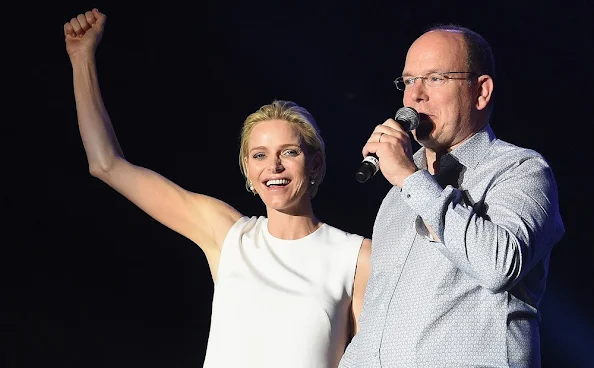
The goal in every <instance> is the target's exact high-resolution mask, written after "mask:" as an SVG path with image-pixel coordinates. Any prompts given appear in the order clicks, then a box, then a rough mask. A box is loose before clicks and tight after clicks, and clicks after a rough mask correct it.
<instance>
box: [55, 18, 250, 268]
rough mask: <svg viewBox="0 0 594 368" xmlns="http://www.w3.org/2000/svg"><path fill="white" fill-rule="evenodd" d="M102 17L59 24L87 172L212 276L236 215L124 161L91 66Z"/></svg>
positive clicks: (102, 27)
mask: <svg viewBox="0 0 594 368" xmlns="http://www.w3.org/2000/svg"><path fill="white" fill-rule="evenodd" d="M106 19H107V17H106V15H105V14H102V13H100V12H99V11H98V10H97V9H93V10H92V11H87V12H86V13H85V14H79V15H78V16H77V17H76V18H72V19H71V20H70V21H69V22H67V23H66V24H64V36H65V39H66V40H65V41H66V51H67V52H68V56H69V57H70V61H71V63H72V71H73V80H74V96H75V100H76V110H77V116H78V125H79V129H80V134H81V137H82V140H83V145H84V148H85V152H86V154H87V159H88V162H89V171H90V173H91V174H92V175H93V176H95V177H97V178H99V179H101V180H102V181H104V182H105V183H107V184H108V185H110V186H111V187H112V188H114V189H115V190H116V191H118V192H119V193H121V194H122V195H124V196H125V197H126V198H128V199H129V200H130V201H132V202H133V203H134V204H136V205H137V206H138V207H140V208H141V209H142V210H143V211H145V212H146V213H147V214H149V215H150V216H151V217H153V218H154V219H156V220H157V221H159V222H161V223H162V224H164V225H165V226H167V227H169V228H170V229H172V230H174V231H176V232H178V233H180V234H182V235H183V236H185V237H187V238H188V239H190V240H192V241H193V242H195V243H196V244H197V245H198V246H200V248H201V249H202V250H203V251H204V253H205V255H206V257H207V259H208V262H209V264H210V267H211V272H212V273H213V277H214V276H215V275H216V269H217V266H218V259H219V253H220V247H221V246H222V242H223V239H224V237H225V235H226V234H227V232H228V230H229V229H230V227H231V226H232V225H233V224H234V223H235V222H236V221H237V220H238V219H239V217H241V214H240V213H239V212H237V211H236V210H235V209H233V208H232V207H231V206H229V205H227V204H226V203H224V202H222V201H220V200H217V199H215V198H212V197H209V196H205V195H201V194H196V193H191V192H189V191H187V190H184V189H183V188H181V187H179V186H177V185H176V184H174V183H172V182H171V181H169V180H167V179H166V178H164V177H162V176H160V175H159V174H157V173H155V172H153V171H151V170H148V169H145V168H142V167H139V166H135V165H133V164H131V163H129V162H128V161H126V160H125V159H124V155H123V153H122V150H121V148H120V145H119V143H118V141H117V138H116V135H115V132H114V129H113V127H112V125H111V121H110V118H109V115H108V113H107V110H106V109H105V106H104V104H103V99H102V97H101V91H100V89H99V82H98V77H97V69H96V63H95V50H96V48H97V45H98V44H99V42H100V40H101V37H102V35H103V30H104V27H105V22H106Z"/></svg>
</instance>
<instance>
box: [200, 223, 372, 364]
mask: <svg viewBox="0 0 594 368" xmlns="http://www.w3.org/2000/svg"><path fill="white" fill-rule="evenodd" d="M363 239H364V238H363V237H362V236H359V235H355V234H349V233H346V232H344V231H342V230H339V229H337V228H335V227H332V226H330V225H328V224H323V225H322V226H321V227H320V228H318V229H317V230H316V231H315V232H313V233H312V234H309V235H308V236H306V237H304V238H301V239H297V240H281V239H278V238H275V237H273V236H272V235H270V233H269V232H268V219H267V218H266V217H251V218H249V217H242V218H241V219H239V220H238V221H237V223H235V224H234V225H233V227H232V228H231V230H230V231H229V233H228V234H227V236H226V238H225V241H224V243H223V247H222V250H221V258H220V263H219V269H218V274H217V281H216V283H215V287H214V297H213V302H212V317H211V327H210V336H209V339H208V346H207V349H206V357H205V362H204V367H205V368H235V367H246V368H251V367H253V368H292V367H294V368H318V367H319V368H335V367H337V366H338V363H339V361H340V357H341V356H342V354H343V352H344V349H345V345H346V343H347V339H348V323H349V320H350V304H351V298H352V290H353V281H354V275H355V268H356V265H357V257H358V254H359V249H360V247H361V244H362V241H363Z"/></svg>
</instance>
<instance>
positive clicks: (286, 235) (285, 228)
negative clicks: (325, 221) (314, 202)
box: [268, 207, 322, 240]
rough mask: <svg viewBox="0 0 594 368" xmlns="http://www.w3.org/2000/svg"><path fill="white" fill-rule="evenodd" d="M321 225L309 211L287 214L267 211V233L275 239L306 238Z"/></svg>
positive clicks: (310, 210)
mask: <svg viewBox="0 0 594 368" xmlns="http://www.w3.org/2000/svg"><path fill="white" fill-rule="evenodd" d="M320 226H322V223H321V222H320V220H318V218H316V216H315V215H314V214H313V211H312V209H311V207H310V208H309V210H304V211H299V212H297V213H288V212H283V211H278V210H268V232H269V233H270V235H272V236H274V237H275V238H279V239H285V240H295V239H301V238H303V237H306V236H307V235H309V234H311V233H313V232H314V231H316V230H317V229H318V228H319V227H320Z"/></svg>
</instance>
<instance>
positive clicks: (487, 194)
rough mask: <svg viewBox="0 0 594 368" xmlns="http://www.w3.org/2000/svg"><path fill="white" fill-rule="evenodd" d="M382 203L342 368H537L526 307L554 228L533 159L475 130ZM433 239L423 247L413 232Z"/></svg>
mask: <svg viewBox="0 0 594 368" xmlns="http://www.w3.org/2000/svg"><path fill="white" fill-rule="evenodd" d="M414 159H415V163H416V164H417V166H418V167H419V168H420V169H421V170H419V171H417V172H416V173H414V174H413V175H411V176H410V177H409V178H407V179H406V180H405V182H404V184H403V187H402V188H398V187H393V188H392V189H391V190H390V191H389V193H388V194H387V195H386V197H385V198H384V200H383V202H382V205H381V207H380V209H379V212H378V214H377V218H376V220H375V224H374V229H373V236H372V242H373V246H372V254H371V275H370V278H369V283H368V285H367V290H366V293H365V299H364V303H363V310H362V313H361V318H360V330H359V333H358V334H357V335H356V336H355V337H354V339H353V341H352V342H351V344H350V345H349V346H348V348H347V350H346V352H345V355H344V356H343V358H342V360H341V364H340V367H341V368H350V367H370V368H371V367H388V368H397V367H406V368H413V367H439V368H442V367H456V368H459V367H514V368H515V367H539V366H540V347H539V346H540V337H539V327H538V324H539V320H540V315H539V311H538V306H539V303H540V300H541V298H542V296H543V294H544V292H545V284H546V277H547V269H548V263H549V256H550V252H551V250H552V248H553V246H554V245H555V244H556V243H557V242H558V241H559V240H560V238H561V237H562V236H563V234H564V232H565V229H564V226H563V222H562V220H561V217H560V214H559V208H558V197H557V186H556V182H555V178H554V176H553V173H552V171H551V169H550V167H549V165H548V164H547V162H546V161H545V159H544V158H543V157H542V156H541V155H540V154H538V153H537V152H535V151H532V150H529V149H525V148H520V147H517V146H514V145H512V144H510V143H506V142H503V141H501V140H498V139H497V138H496V137H495V134H494V133H493V131H492V130H491V128H490V126H486V127H485V128H484V129H483V130H481V131H480V132H478V133H477V134H475V135H474V136H473V137H471V138H470V139H468V140H467V141H466V142H464V143H463V144H462V145H460V146H459V147H458V148H456V149H455V150H454V151H452V152H451V153H449V154H447V155H445V156H444V157H442V159H441V163H440V169H439V171H438V173H437V174H436V175H435V176H432V175H431V174H429V172H428V171H427V170H426V168H427V162H426V159H425V152H424V148H421V149H420V150H419V151H418V152H417V153H415V156H414ZM423 220H424V221H425V223H427V224H428V225H429V227H430V228H432V229H433V230H434V231H435V233H436V235H437V236H438V237H439V239H442V240H443V241H442V242H437V241H433V239H432V238H431V237H430V235H429V233H428V232H427V229H426V227H425V225H424V223H423Z"/></svg>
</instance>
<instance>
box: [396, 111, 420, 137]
mask: <svg viewBox="0 0 594 368" xmlns="http://www.w3.org/2000/svg"><path fill="white" fill-rule="evenodd" d="M394 120H396V121H397V122H398V123H400V125H401V126H402V129H404V130H405V131H407V132H408V131H411V130H413V129H417V127H418V126H419V121H420V118H419V113H418V112H417V110H415V109H413V108H412V107H401V108H399V109H398V111H396V116H395V117H394Z"/></svg>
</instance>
